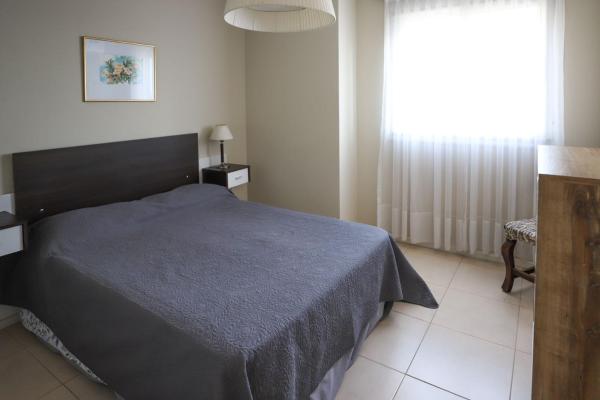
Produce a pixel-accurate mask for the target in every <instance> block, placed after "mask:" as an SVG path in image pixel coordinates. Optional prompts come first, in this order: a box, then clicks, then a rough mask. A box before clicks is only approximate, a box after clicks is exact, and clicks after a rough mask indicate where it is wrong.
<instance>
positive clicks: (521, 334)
mask: <svg viewBox="0 0 600 400" xmlns="http://www.w3.org/2000/svg"><path fill="white" fill-rule="evenodd" d="M517 350H519V351H522V352H524V353H528V354H531V353H533V310H531V309H529V308H525V307H521V308H520V310H519V328H518V330H517Z"/></svg>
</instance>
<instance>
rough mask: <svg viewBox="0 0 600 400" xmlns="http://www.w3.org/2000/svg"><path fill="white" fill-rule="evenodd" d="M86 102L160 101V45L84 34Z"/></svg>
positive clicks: (84, 87)
mask: <svg viewBox="0 0 600 400" xmlns="http://www.w3.org/2000/svg"><path fill="white" fill-rule="evenodd" d="M82 50H83V52H82V53H83V101H86V102H94V101H156V48H155V46H153V45H151V44H143V43H134V42H126V41H123V40H112V39H103V38H97V37H91V36H83V37H82Z"/></svg>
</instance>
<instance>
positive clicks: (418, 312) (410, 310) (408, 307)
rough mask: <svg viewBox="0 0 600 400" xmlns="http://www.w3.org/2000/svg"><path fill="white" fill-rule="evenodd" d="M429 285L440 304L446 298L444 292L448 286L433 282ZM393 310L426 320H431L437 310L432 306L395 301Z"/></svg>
mask: <svg viewBox="0 0 600 400" xmlns="http://www.w3.org/2000/svg"><path fill="white" fill-rule="evenodd" d="M428 286H429V289H431V292H432V293H433V296H434V297H435V299H436V300H437V302H438V304H440V303H441V302H442V299H443V298H444V293H446V288H445V287H443V286H438V285H433V284H429V285H428ZM393 310H394V311H396V312H399V313H402V314H406V315H409V316H411V317H414V318H419V319H421V320H423V321H426V322H431V320H432V319H433V316H434V315H435V312H436V310H432V309H431V308H426V307H423V306H418V305H416V304H409V303H401V302H396V303H394V308H393Z"/></svg>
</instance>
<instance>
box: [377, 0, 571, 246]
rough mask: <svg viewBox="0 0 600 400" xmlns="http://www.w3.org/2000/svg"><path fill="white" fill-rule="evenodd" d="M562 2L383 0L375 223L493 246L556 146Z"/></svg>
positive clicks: (526, 204) (522, 212)
mask: <svg viewBox="0 0 600 400" xmlns="http://www.w3.org/2000/svg"><path fill="white" fill-rule="evenodd" d="M563 1H564V0H386V2H385V78H384V102H383V103H384V110H383V121H382V131H381V141H380V156H379V179H378V224H379V226H381V227H383V228H385V229H387V230H388V231H390V232H391V234H392V236H394V237H395V238H396V239H400V240H402V241H408V242H412V243H424V244H428V245H431V246H433V247H435V248H440V249H444V250H449V251H459V252H469V253H484V254H488V255H497V254H499V249H500V245H501V243H502V241H503V231H502V227H503V224H504V223H505V222H506V221H508V220H512V219H518V218H524V217H531V216H533V215H534V203H535V201H534V198H535V186H536V182H535V172H536V171H535V168H536V145H537V144H540V143H554V144H561V143H562V142H563V125H564V124H563V84H562V81H563V42H564V40H563V36H564V33H563V32H564V27H563V25H564V23H563V21H564V3H563Z"/></svg>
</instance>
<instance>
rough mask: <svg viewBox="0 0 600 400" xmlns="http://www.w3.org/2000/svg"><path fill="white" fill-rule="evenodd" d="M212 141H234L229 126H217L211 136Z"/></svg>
mask: <svg viewBox="0 0 600 400" xmlns="http://www.w3.org/2000/svg"><path fill="white" fill-rule="evenodd" d="M209 139H210V140H233V135H232V134H231V131H230V130H229V127H228V126H227V125H216V126H215V127H214V128H213V131H212V133H211V134H210V138H209Z"/></svg>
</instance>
